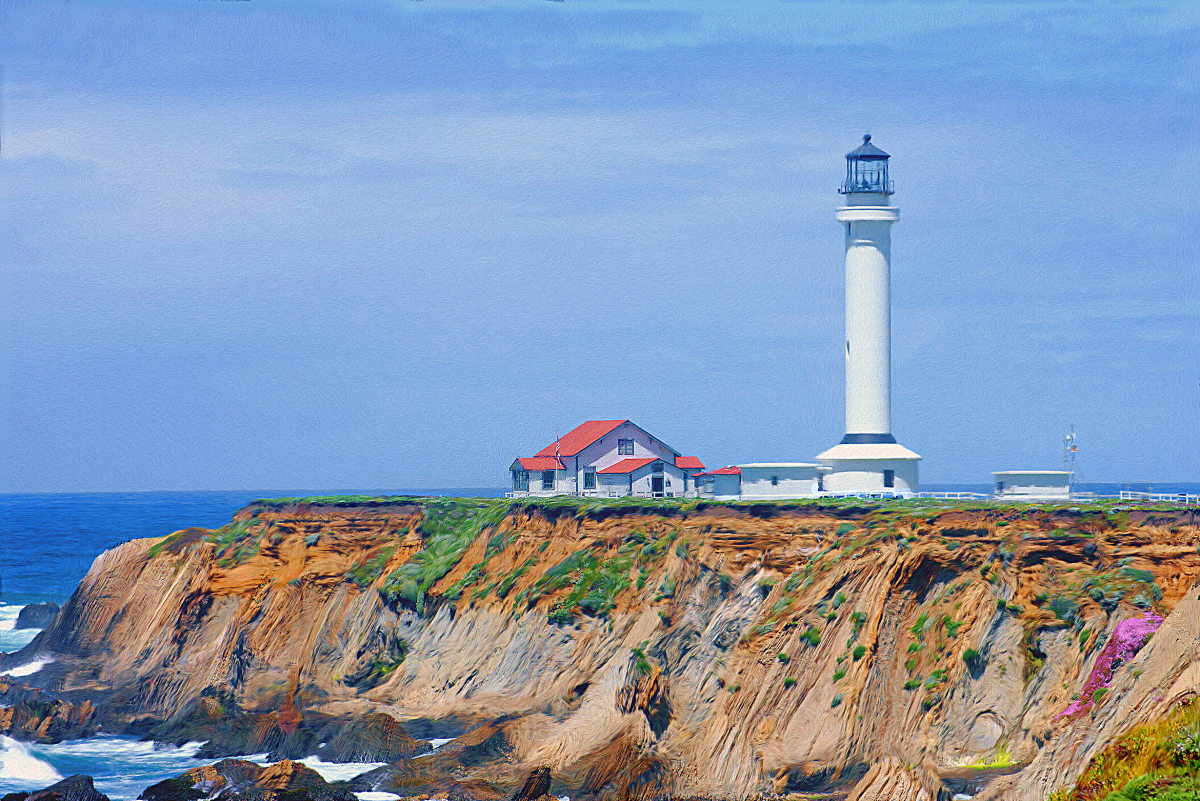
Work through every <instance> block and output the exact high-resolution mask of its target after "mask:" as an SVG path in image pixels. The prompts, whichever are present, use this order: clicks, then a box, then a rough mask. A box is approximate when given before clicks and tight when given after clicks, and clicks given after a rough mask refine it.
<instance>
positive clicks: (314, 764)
mask: <svg viewBox="0 0 1200 801" xmlns="http://www.w3.org/2000/svg"><path fill="white" fill-rule="evenodd" d="M296 761H297V762H299V763H300V764H301V765H305V766H307V767H310V768H312V769H313V770H315V771H316V772H317V773H320V774H321V778H322V779H324V780H325V781H327V782H340V781H346V780H348V779H353V778H354V777H355V776H358V775H359V774H362V773H366V772H367V771H368V770H375V768H382V767H383V766H384V765H386V764H387V763H386V762H326V761H325V760H323V759H318V758H317V757H316V756H307V757H305V758H304V759H297V760H296Z"/></svg>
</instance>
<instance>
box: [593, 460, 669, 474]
mask: <svg viewBox="0 0 1200 801" xmlns="http://www.w3.org/2000/svg"><path fill="white" fill-rule="evenodd" d="M657 461H658V459H657V458H655V457H653V456H651V457H650V458H649V459H622V460H621V461H619V462H617V463H616V464H610V465H609V466H608V467H602V468H600V469H599V470H597V471H596V472H597V473H632V472H633V471H634V470H637V469H638V468H639V467H645V466H646V465H648V464H650V463H651V462H657Z"/></svg>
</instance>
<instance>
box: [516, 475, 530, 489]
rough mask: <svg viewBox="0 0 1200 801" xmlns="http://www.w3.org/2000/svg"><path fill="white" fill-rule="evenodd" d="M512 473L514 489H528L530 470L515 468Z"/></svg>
mask: <svg viewBox="0 0 1200 801" xmlns="http://www.w3.org/2000/svg"><path fill="white" fill-rule="evenodd" d="M512 475H513V489H515V490H528V489H529V471H528V470H514V471H512Z"/></svg>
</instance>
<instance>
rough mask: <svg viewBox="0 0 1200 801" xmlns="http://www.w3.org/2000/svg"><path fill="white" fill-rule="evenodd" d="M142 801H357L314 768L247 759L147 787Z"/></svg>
mask: <svg viewBox="0 0 1200 801" xmlns="http://www.w3.org/2000/svg"><path fill="white" fill-rule="evenodd" d="M140 797H141V798H142V799H144V801H197V799H200V798H219V799H221V801H281V800H282V799H286V801H357V798H356V796H355V795H354V794H353V793H351V792H349V791H348V790H345V789H342V788H341V787H338V786H335V785H332V784H330V783H329V782H327V781H325V780H324V779H323V778H321V774H319V773H317V772H316V771H315V770H313V769H312V768H309V767H306V766H304V765H301V764H300V763H298V762H292V761H291V760H286V759H285V760H283V761H281V762H276V763H275V764H274V765H268V766H267V767H265V768H264V767H261V766H259V765H256V764H255V763H253V762H247V761H246V760H244V759H223V760H221V761H220V762H217V763H216V764H214V765H208V766H205V767H203V768H192V769H191V770H189V771H188V772H187V773H185V774H183V775H182V776H180V777H178V778H175V779H167V780H166V781H161V782H159V783H158V784H155V785H153V786H151V787H147V788H146V789H145V790H143V791H142V794H141V796H140Z"/></svg>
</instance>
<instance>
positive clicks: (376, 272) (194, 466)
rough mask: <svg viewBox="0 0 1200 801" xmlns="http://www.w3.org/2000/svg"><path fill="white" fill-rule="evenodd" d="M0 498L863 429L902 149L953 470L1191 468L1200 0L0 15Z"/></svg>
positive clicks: (814, 448) (803, 448)
mask: <svg viewBox="0 0 1200 801" xmlns="http://www.w3.org/2000/svg"><path fill="white" fill-rule="evenodd" d="M0 70H2V73H0V349H2V350H0V352H2V356H3V358H2V359H0V404H2V408H0V425H2V429H0V461H2V464H0V491H5V492H35V491H108V490H121V491H124V490H169V489H225V488H228V489H235V488H292V487H309V488H337V487H414V488H415V487H459V486H461V487H483V486H503V485H505V484H506V483H507V482H508V473H507V470H508V466H509V464H510V463H511V462H512V460H513V458H514V457H517V456H523V455H530V454H532V453H534V452H536V451H537V450H539V449H540V448H542V447H543V446H545V445H546V444H547V443H549V442H552V441H553V439H554V436H555V432H556V431H566V430H568V429H570V428H572V427H573V426H575V425H576V424H578V423H579V422H581V421H583V420H587V419H594V418H603V419H609V418H628V419H632V420H634V421H635V422H637V423H638V424H639V425H641V426H642V427H644V428H646V429H648V430H649V431H651V432H652V433H654V434H655V435H657V436H658V437H660V438H661V439H663V440H664V441H666V442H667V443H669V444H670V445H671V446H673V447H674V448H676V449H678V450H679V451H681V452H683V453H685V454H695V455H697V456H699V457H700V458H701V459H702V460H704V462H705V463H706V464H708V465H710V466H720V465H724V464H730V463H737V462H746V461H809V460H811V459H812V458H813V457H814V456H815V455H816V454H817V453H818V452H820V451H821V450H824V449H825V448H827V447H829V446H830V445H832V444H834V443H836V442H837V441H838V440H839V439H840V437H841V433H842V427H843V385H842V378H843V375H842V374H843V357H842V337H843V332H842V311H843V310H842V291H843V236H842V232H841V229H840V227H839V225H838V223H837V222H836V220H835V218H834V210H835V208H836V207H837V205H838V204H839V200H840V198H839V195H838V194H837V187H838V183H839V181H840V180H841V177H842V174H843V172H844V164H845V162H844V158H843V157H844V154H845V153H846V151H848V150H850V149H851V148H853V147H855V146H856V145H857V144H858V143H859V142H860V141H861V136H862V134H863V133H864V132H868V131H869V132H870V133H871V134H872V135H873V137H874V139H873V141H874V142H875V143H876V144H878V145H879V146H881V147H882V148H883V149H885V150H887V151H888V152H890V153H891V154H892V156H893V158H892V162H891V164H892V168H891V174H892V178H893V179H894V180H895V183H896V195H895V196H894V201H895V203H896V205H898V206H899V207H900V214H901V219H900V222H899V223H897V224H896V226H894V228H893V231H892V234H893V243H892V285H893V286H892V290H893V308H892V321H893V322H892V329H893V385H894V386H893V430H894V432H895V434H896V435H897V438H898V439H899V441H900V442H901V443H903V444H904V445H906V446H908V447H910V448H911V449H913V450H915V451H916V452H918V453H920V454H921V455H922V456H923V457H924V460H923V462H922V467H921V470H922V480H923V482H925V483H938V482H940V483H985V482H987V481H989V480H990V475H989V474H990V472H991V471H993V470H1002V469H1018V468H1020V469H1032V468H1050V469H1053V468H1056V467H1058V466H1059V465H1060V457H1061V446H1062V437H1063V435H1064V434H1065V432H1066V431H1067V428H1068V427H1069V426H1071V425H1074V426H1075V428H1076V430H1077V431H1078V436H1079V453H1078V467H1077V469H1078V477H1079V478H1080V479H1081V480H1083V481H1097V482H1098V481H1114V482H1122V481H1188V480H1191V481H1200V253H1198V251H1197V247H1196V242H1197V235H1198V233H1200V200H1198V198H1200V193H1198V183H1197V179H1198V176H1200V171H1198V169H1197V163H1198V162H1200V6H1197V5H1196V4H1193V3H1185V2H1178V3H1154V2H1145V3H1137V4H1133V3H1129V4H1118V3H1076V2H1052V1H1047V2H1036V3H1021V2H1002V3H1001V2H997V3H978V4H970V5H967V4H964V3H959V2H948V1H947V2H941V1H939V2H927V3H920V2H906V3H880V4H876V3H867V2H840V1H839V2H831V1H829V2H827V1H825V0H814V1H813V2H775V1H774V0H764V1H763V2H755V3H744V2H743V3H715V2H687V3H683V2H679V3H676V2H665V1H661V0H647V1H646V2H615V1H614V0H594V1H589V0H565V2H547V1H546V0H528V1H527V2H522V1H521V0H511V2H504V3H470V2H435V0H424V2H418V1H416V0H391V2H379V3H372V4H366V3H359V2H338V3H328V4H315V3H306V2H297V1H296V0H287V1H286V2H283V1H278V2H276V1H275V0H245V1H242V2H237V1H230V0H162V1H160V2H154V3H150V2H145V3H106V4H99V3H88V2H78V0H72V1H71V2H45V0H39V1H38V2H26V1H25V0H6V2H4V3H3V4H2V5H0Z"/></svg>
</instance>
